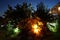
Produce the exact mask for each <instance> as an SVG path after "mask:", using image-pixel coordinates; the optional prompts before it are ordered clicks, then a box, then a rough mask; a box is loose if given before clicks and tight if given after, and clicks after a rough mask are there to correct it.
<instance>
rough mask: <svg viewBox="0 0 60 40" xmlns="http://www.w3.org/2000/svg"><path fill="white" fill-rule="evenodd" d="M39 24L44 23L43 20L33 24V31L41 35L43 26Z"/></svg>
mask: <svg viewBox="0 0 60 40" xmlns="http://www.w3.org/2000/svg"><path fill="white" fill-rule="evenodd" d="M39 25H43V24H42V23H41V22H40V23H39V24H34V25H32V31H33V33H34V34H36V35H40V33H41V30H42V28H41V27H40V26H39Z"/></svg>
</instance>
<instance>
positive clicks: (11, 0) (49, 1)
mask: <svg viewBox="0 0 60 40" xmlns="http://www.w3.org/2000/svg"><path fill="white" fill-rule="evenodd" d="M24 1H26V2H27V3H32V6H33V7H34V9H36V5H37V4H38V3H40V2H41V1H43V2H44V3H45V5H47V6H48V8H52V7H53V6H54V5H55V4H57V3H58V2H59V0H0V16H2V15H3V14H4V12H5V11H6V10H7V7H8V4H10V5H11V6H12V7H14V6H15V5H16V4H17V3H19V4H22V3H23V2H24Z"/></svg>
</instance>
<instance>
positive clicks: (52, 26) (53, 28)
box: [47, 21, 58, 32]
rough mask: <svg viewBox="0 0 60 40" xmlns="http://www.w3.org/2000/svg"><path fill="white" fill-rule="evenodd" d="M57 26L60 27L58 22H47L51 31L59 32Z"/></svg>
mask: <svg viewBox="0 0 60 40" xmlns="http://www.w3.org/2000/svg"><path fill="white" fill-rule="evenodd" d="M57 25H58V23H57V21H56V22H54V23H49V22H47V26H48V28H49V30H50V31H52V32H57V28H58V27H57Z"/></svg>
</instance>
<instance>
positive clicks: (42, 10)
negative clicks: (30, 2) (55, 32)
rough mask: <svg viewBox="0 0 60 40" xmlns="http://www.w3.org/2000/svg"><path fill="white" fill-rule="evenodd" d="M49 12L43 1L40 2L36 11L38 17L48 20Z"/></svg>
mask: <svg viewBox="0 0 60 40" xmlns="http://www.w3.org/2000/svg"><path fill="white" fill-rule="evenodd" d="M48 12H49V9H48V8H47V7H46V6H45V5H44V3H43V2H40V3H39V4H38V5H37V11H36V13H35V14H36V15H37V16H38V17H40V18H41V19H42V20H44V21H46V20H47V18H48V17H47V16H48Z"/></svg>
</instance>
